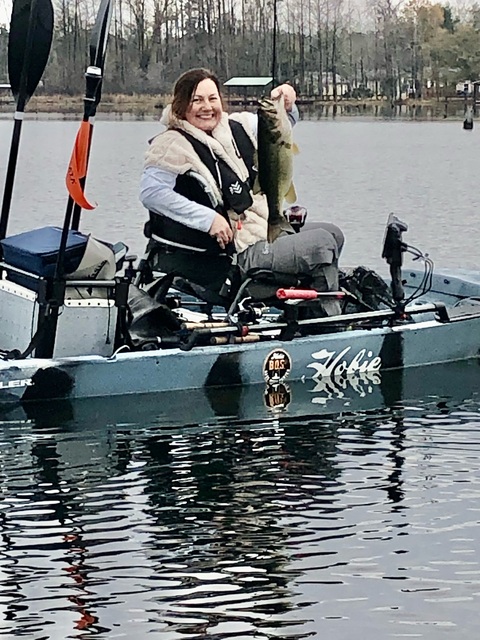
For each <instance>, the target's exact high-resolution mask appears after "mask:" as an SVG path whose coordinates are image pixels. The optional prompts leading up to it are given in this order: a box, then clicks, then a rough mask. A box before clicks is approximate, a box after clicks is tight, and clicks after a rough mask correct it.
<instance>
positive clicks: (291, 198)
mask: <svg viewBox="0 0 480 640" xmlns="http://www.w3.org/2000/svg"><path fill="white" fill-rule="evenodd" d="M285 200H286V201H287V202H288V204H292V203H293V202H296V200H297V192H296V191H295V185H294V184H293V182H292V183H291V184H290V188H289V190H288V191H287V193H286V194H285Z"/></svg>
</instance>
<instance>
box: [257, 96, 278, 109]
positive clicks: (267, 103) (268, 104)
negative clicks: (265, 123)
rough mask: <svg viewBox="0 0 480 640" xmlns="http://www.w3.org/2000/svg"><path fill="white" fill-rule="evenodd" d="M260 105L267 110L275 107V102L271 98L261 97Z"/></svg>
mask: <svg viewBox="0 0 480 640" xmlns="http://www.w3.org/2000/svg"><path fill="white" fill-rule="evenodd" d="M258 106H259V107H261V108H262V109H266V110H273V109H275V103H274V102H273V100H272V99H271V98H260V99H259V101H258Z"/></svg>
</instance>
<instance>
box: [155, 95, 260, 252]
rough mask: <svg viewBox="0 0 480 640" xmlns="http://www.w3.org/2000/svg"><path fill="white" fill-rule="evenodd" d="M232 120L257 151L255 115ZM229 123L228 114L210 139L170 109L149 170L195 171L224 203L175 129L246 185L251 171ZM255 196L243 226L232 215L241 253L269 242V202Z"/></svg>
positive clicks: (191, 150) (246, 212) (236, 216)
mask: <svg viewBox="0 0 480 640" xmlns="http://www.w3.org/2000/svg"><path fill="white" fill-rule="evenodd" d="M230 118H232V119H234V120H237V122H240V124H242V125H243V127H244V129H245V131H246V132H247V134H248V135H249V137H250V138H251V140H252V142H253V144H254V146H255V148H256V147H257V141H256V137H255V134H254V132H253V131H252V127H251V114H249V113H247V112H243V113H234V114H232V115H231V116H230ZM228 119H229V116H228V115H227V114H226V113H224V114H223V115H222V118H221V120H220V122H219V123H218V125H217V126H216V127H215V129H214V130H213V131H212V135H208V134H206V133H205V132H203V131H201V130H200V129H197V127H194V126H192V125H191V124H190V123H188V122H187V121H186V120H181V119H179V118H177V117H175V116H174V115H173V114H172V112H171V109H170V108H169V107H167V108H166V109H165V110H164V113H163V115H162V118H161V122H162V124H165V125H166V126H167V130H166V131H164V132H163V133H160V134H159V135H158V136H156V137H155V138H154V139H153V140H152V141H151V144H150V146H149V149H148V151H147V153H146V156H145V167H150V166H153V167H159V168H160V169H164V170H166V171H169V172H171V173H174V174H176V175H181V174H184V173H186V172H187V171H195V172H197V173H199V174H200V175H201V176H202V177H203V178H204V180H205V181H206V182H207V183H208V184H209V186H210V187H211V190H212V192H213V193H214V194H215V197H216V198H217V200H218V201H220V202H221V201H222V194H221V192H220V190H219V188H218V185H217V183H216V181H215V180H214V178H213V176H212V174H211V173H210V171H209V170H208V169H207V167H206V166H205V165H204V164H203V163H202V162H201V160H200V158H199V157H198V155H197V154H196V153H195V151H194V149H193V147H192V145H191V144H190V142H189V141H188V140H187V139H186V138H185V137H184V136H182V135H181V134H180V133H178V131H175V130H174V128H176V129H182V130H184V131H186V132H187V133H189V134H190V135H192V136H193V137H195V138H196V139H197V140H199V141H200V142H202V143H204V144H205V145H207V146H208V147H209V148H210V149H211V150H212V152H213V153H214V154H215V155H217V156H218V157H219V158H221V159H222V160H224V161H225V162H226V163H227V164H228V165H229V167H230V168H231V169H232V170H233V171H234V172H235V173H236V174H237V175H238V177H239V178H240V179H241V180H243V181H246V180H247V179H248V170H247V167H246V166H245V163H244V162H243V160H242V158H241V157H240V156H239V155H238V152H237V149H236V145H235V143H234V140H233V136H232V132H231V129H230V127H229V125H228ZM251 195H252V198H253V203H252V205H251V207H250V208H249V209H247V211H245V213H244V214H243V215H242V217H243V220H242V221H241V222H239V216H238V215H237V214H236V213H234V212H233V211H229V212H228V214H229V218H230V223H231V225H232V229H233V232H234V239H235V246H236V249H237V251H238V252H241V251H243V250H244V249H246V248H247V247H248V246H250V245H251V244H254V243H255V242H257V241H258V240H266V238H267V226H268V225H267V219H268V205H267V200H266V198H265V196H264V195H262V194H260V193H259V194H256V195H253V194H251ZM186 224H188V223H186Z"/></svg>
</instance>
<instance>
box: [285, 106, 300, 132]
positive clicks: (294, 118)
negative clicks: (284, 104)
mask: <svg viewBox="0 0 480 640" xmlns="http://www.w3.org/2000/svg"><path fill="white" fill-rule="evenodd" d="M287 116H288V118H289V120H290V122H291V123H292V127H294V126H295V125H296V124H297V122H298V121H299V120H300V113H299V111H298V107H297V105H296V104H295V103H293V106H292V110H291V111H287Z"/></svg>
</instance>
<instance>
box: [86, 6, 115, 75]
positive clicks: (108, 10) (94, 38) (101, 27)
mask: <svg viewBox="0 0 480 640" xmlns="http://www.w3.org/2000/svg"><path fill="white" fill-rule="evenodd" d="M112 8H113V2H112V0H102V2H101V4H100V8H99V10H98V14H97V18H96V20H95V25H94V27H93V29H92V34H91V36H90V66H93V67H99V68H100V69H102V70H103V65H104V64H105V54H106V51H107V41H108V30H109V28H110V20H111V17H112Z"/></svg>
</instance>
